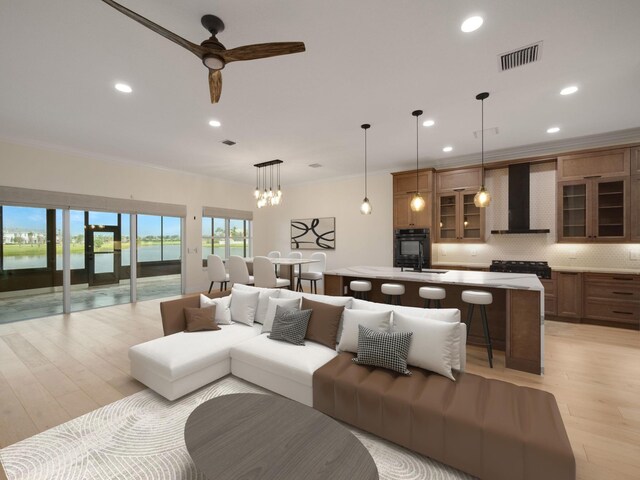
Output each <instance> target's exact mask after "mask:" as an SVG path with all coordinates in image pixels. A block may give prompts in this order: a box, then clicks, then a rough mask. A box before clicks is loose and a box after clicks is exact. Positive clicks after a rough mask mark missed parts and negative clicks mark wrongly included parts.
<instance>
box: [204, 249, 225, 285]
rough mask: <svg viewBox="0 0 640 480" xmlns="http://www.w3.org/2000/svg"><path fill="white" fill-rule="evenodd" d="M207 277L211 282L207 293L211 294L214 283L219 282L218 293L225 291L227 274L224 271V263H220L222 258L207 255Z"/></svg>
mask: <svg viewBox="0 0 640 480" xmlns="http://www.w3.org/2000/svg"><path fill="white" fill-rule="evenodd" d="M207 275H208V276H209V281H210V282H211V284H210V285H209V292H208V293H211V289H212V288H213V284H214V283H215V282H220V291H222V290H226V289H227V282H228V281H229V274H228V273H227V272H226V270H225V269H224V263H222V258H220V256H219V255H209V256H208V257H207Z"/></svg>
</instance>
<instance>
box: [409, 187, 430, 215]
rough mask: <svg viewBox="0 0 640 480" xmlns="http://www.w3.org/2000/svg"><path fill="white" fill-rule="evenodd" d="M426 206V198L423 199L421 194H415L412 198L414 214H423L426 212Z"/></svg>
mask: <svg viewBox="0 0 640 480" xmlns="http://www.w3.org/2000/svg"><path fill="white" fill-rule="evenodd" d="M405 205H406V204H405ZM425 205H426V202H425V201H424V198H422V195H420V193H419V192H416V193H414V194H413V197H411V204H410V206H411V210H412V211H413V212H421V211H422V210H424V207H425Z"/></svg>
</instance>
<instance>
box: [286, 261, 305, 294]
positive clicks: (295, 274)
mask: <svg viewBox="0 0 640 480" xmlns="http://www.w3.org/2000/svg"><path fill="white" fill-rule="evenodd" d="M287 258H296V259H301V258H302V252H289V255H287ZM291 268H292V269H293V281H294V283H295V284H296V290H298V285H299V284H300V272H302V265H298V271H297V272H296V267H295V265H292V266H291Z"/></svg>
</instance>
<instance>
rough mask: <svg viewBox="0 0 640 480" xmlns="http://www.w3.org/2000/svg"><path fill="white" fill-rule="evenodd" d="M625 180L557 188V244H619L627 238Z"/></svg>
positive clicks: (563, 184)
mask: <svg viewBox="0 0 640 480" xmlns="http://www.w3.org/2000/svg"><path fill="white" fill-rule="evenodd" d="M628 196H629V184H628V177H612V178H591V179H585V180H579V181H578V180H576V181H570V182H561V183H559V184H558V200H559V201H558V208H559V212H558V222H559V225H558V241H559V242H620V241H625V240H628V238H629V221H628V216H629V212H628V211H627V206H628V205H629V202H628Z"/></svg>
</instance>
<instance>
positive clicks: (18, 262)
mask: <svg viewBox="0 0 640 480" xmlns="http://www.w3.org/2000/svg"><path fill="white" fill-rule="evenodd" d="M0 209H1V214H0V219H1V222H0V228H1V229H2V264H1V265H2V269H3V270H22V269H29V268H47V209H46V208H33V207H9V206H2V207H0Z"/></svg>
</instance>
